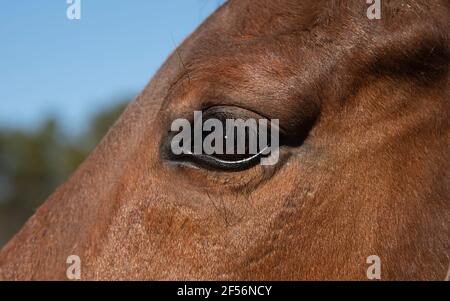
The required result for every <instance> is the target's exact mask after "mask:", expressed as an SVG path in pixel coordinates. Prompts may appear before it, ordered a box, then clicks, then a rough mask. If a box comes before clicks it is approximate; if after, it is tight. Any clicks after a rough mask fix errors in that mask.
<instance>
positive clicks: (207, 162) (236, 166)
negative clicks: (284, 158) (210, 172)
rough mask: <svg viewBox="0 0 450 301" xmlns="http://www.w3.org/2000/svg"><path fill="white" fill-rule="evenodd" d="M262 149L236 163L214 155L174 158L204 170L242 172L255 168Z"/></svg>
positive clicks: (191, 154) (179, 156)
mask: <svg viewBox="0 0 450 301" xmlns="http://www.w3.org/2000/svg"><path fill="white" fill-rule="evenodd" d="M265 150H266V148H265V149H263V150H261V151H260V152H258V153H257V154H254V155H252V156H250V157H247V158H245V159H241V160H236V161H231V160H230V161H226V160H222V159H219V158H217V157H215V156H214V155H206V154H193V153H189V154H183V155H178V156H176V157H177V158H176V161H184V160H187V161H189V162H192V163H194V164H195V165H198V166H199V167H203V168H205V169H214V170H217V169H219V170H224V171H242V170H245V169H248V168H251V167H253V166H255V165H256V164H257V163H258V162H259V159H260V158H261V156H262V155H263V153H264V151H265Z"/></svg>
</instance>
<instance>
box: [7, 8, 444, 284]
mask: <svg viewBox="0 0 450 301" xmlns="http://www.w3.org/2000/svg"><path fill="white" fill-rule="evenodd" d="M369 2H370V1H369ZM372 2H373V1H372ZM369 9H371V7H370V4H368V3H366V1H356V0H348V1H339V0H314V1H312V0H304V1H297V0H277V1H270V0H258V1H255V0H239V1H238V0H230V1H227V2H226V3H224V4H223V5H221V6H220V7H219V8H218V9H217V10H216V12H214V13H213V14H212V15H211V16H210V17H209V18H208V19H207V20H206V21H205V22H204V23H203V24H202V25H201V26H200V27H199V28H198V29H197V30H196V31H195V32H193V33H192V34H191V35H190V36H189V37H188V38H187V39H186V40H184V41H183V42H182V43H181V45H180V46H179V47H177V48H176V49H175V51H173V53H172V54H170V56H169V57H168V59H167V60H166V62H165V63H164V64H163V65H162V67H161V68H160V69H159V71H158V72H157V73H156V75H155V76H154V77H153V78H152V80H151V81H150V83H149V84H148V85H147V86H146V87H145V89H144V90H143V91H142V92H141V93H140V94H139V96H138V97H137V98H136V99H135V100H134V101H133V102H132V103H131V104H130V105H129V106H128V107H127V109H126V111H125V112H124V113H123V115H122V116H121V117H120V118H119V120H118V121H116V123H115V124H114V125H113V127H112V128H111V129H110V130H109V132H108V133H107V135H106V136H105V137H104V139H103V140H102V141H101V142H100V143H99V145H98V146H97V147H96V148H95V150H94V151H93V152H92V153H91V154H90V155H89V157H88V158H87V159H86V160H85V162H84V163H83V164H82V165H81V166H80V167H79V168H78V169H77V170H76V171H75V172H74V174H73V175H72V176H71V177H70V178H69V179H68V180H67V181H66V182H65V183H64V184H63V185H62V186H60V187H59V188H58V189H57V190H56V191H55V192H54V193H53V194H52V195H51V196H50V197H49V198H48V200H47V201H46V202H45V203H44V204H43V205H42V206H41V207H40V208H39V209H38V210H37V212H36V213H35V214H34V216H32V217H31V218H30V219H29V220H28V222H27V223H26V224H25V226H24V227H23V228H22V229H21V230H20V232H19V233H18V234H17V235H15V237H13V239H12V240H11V241H9V242H8V243H7V245H6V246H5V247H4V248H3V249H2V250H1V252H0V279H4V280H6V279H8V280H32V279H46V280H56V279H67V277H68V268H69V267H70V266H69V265H68V258H69V257H70V256H76V258H78V259H79V267H80V277H79V278H81V279H83V280H90V279H98V280H113V279H130V280H131V279H141V280H337V279H339V280H341V279H342V280H367V279H368V275H369V274H370V273H369V272H368V269H369V268H371V266H370V265H368V263H370V260H369V258H376V259H377V260H378V261H379V262H378V268H380V270H379V273H378V274H379V277H377V279H382V280H410V279H414V280H433V279H444V278H445V277H446V274H447V271H448V267H449V255H450V254H449V234H450V233H449V220H448V216H449V209H450V208H449V196H450V190H449V185H448V184H449V181H448V180H449V171H450V165H449V164H450V160H449V157H450V153H449V141H450V139H449V138H450V136H449V133H450V131H449V129H450V124H449V118H448V116H449V115H450V106H449V99H450V88H449V87H450V85H449V83H450V77H449V70H450V68H449V66H450V32H449V30H448V29H449V25H450V3H449V2H448V1H447V0H433V1H420V0H405V1H399V0H384V1H382V2H381V11H380V17H379V18H369V14H368V10H369ZM136 47H138V46H136ZM194 111H202V112H203V113H204V114H206V115H208V114H210V116H217V114H219V115H221V116H229V117H233V118H251V117H252V116H258V117H260V118H266V119H277V120H279V131H280V143H279V150H278V156H279V157H278V161H277V162H276V163H275V164H273V165H262V164H253V165H249V166H239V164H237V165H233V166H231V167H230V168H227V169H223V168H222V167H221V166H219V165H217V164H214V163H212V162H213V161H214V160H215V159H214V158H212V157H211V156H202V157H200V156H195V155H193V156H191V157H189V158H182V159H180V158H178V157H173V156H170V151H169V150H168V148H167V147H165V146H166V145H167V143H169V142H168V141H170V138H171V137H173V135H172V132H171V123H172V122H173V120H175V119H177V118H186V119H189V118H191V117H189V116H191V115H192V113H193V112H194ZM206 157H207V158H206ZM205 158H206V159H205ZM194 159H195V160H194ZM207 159H208V160H207ZM231 159H232V158H231Z"/></svg>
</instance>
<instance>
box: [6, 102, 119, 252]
mask: <svg viewBox="0 0 450 301" xmlns="http://www.w3.org/2000/svg"><path fill="white" fill-rule="evenodd" d="M125 106H126V103H121V104H119V105H117V106H115V107H113V108H112V109H109V110H106V111H104V112H100V113H99V114H97V115H96V116H94V118H93V119H92V120H91V122H90V123H89V124H90V126H89V128H88V130H87V131H86V132H84V133H82V134H81V135H79V136H76V137H71V136H68V135H67V134H65V133H64V132H63V131H62V130H61V128H60V126H59V125H58V123H57V121H56V120H53V119H49V120H47V121H46V122H44V123H43V124H42V125H41V126H40V127H39V128H37V129H36V130H34V131H23V130H11V129H0V247H1V246H3V245H4V244H5V243H6V241H7V240H8V239H9V238H11V237H12V235H14V234H15V233H16V232H17V231H18V230H19V229H20V227H21V226H22V225H23V224H24V223H25V221H26V220H27V219H28V218H29V217H30V216H31V215H32V214H33V213H34V212H35V211H36V209H37V208H38V207H39V206H40V205H41V204H42V203H43V202H44V201H45V200H46V199H47V197H48V196H49V195H50V194H51V193H52V192H53V191H54V190H55V189H56V187H57V186H58V185H60V184H61V183H63V182H64V181H65V180H66V179H67V177H68V176H69V175H70V174H71V173H72V172H73V171H74V170H75V169H76V168H77V167H78V166H79V165H80V163H81V162H83V160H84V159H85V158H86V156H87V155H88V154H89V153H90V152H91V150H92V149H93V148H94V147H95V145H96V144H97V143H98V142H99V141H100V139H101V138H102V137H103V136H104V135H105V133H106V132H107V131H108V129H109V128H110V126H111V125H112V124H113V123H114V121H115V120H116V119H117V118H118V117H119V115H120V114H121V113H122V112H123V110H124V109H125Z"/></svg>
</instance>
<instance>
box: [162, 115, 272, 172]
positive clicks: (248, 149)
mask: <svg viewBox="0 0 450 301" xmlns="http://www.w3.org/2000/svg"><path fill="white" fill-rule="evenodd" d="M245 112H246V111H244V113H245ZM238 113H240V114H236V110H234V111H233V112H232V113H230V112H229V110H223V109H218V108H215V109H214V110H210V111H208V112H206V114H205V115H204V116H203V118H201V122H198V120H197V121H195V118H194V122H191V123H190V125H191V127H190V132H189V135H187V136H188V138H186V135H184V136H179V135H180V134H181V132H182V131H181V132H180V131H178V132H175V135H172V136H171V139H169V140H171V141H172V144H171V148H172V149H171V150H169V151H167V147H166V151H165V153H166V154H167V153H168V155H169V156H168V157H169V159H170V160H172V161H179V162H183V161H184V162H189V163H193V164H194V165H196V166H199V167H201V168H205V169H212V170H226V171H240V170H245V169H248V168H250V167H253V166H255V165H256V164H258V163H260V162H261V158H263V157H267V156H268V155H269V154H270V149H271V142H272V136H273V133H272V129H271V127H270V126H271V122H270V121H269V120H267V119H264V118H261V116H259V115H258V116H255V113H251V114H243V112H241V111H238ZM248 115H250V117H248ZM255 117H259V118H255ZM172 134H173V133H172ZM185 134H186V133H185ZM174 141H175V142H174ZM174 144H179V145H178V146H179V149H178V151H174V149H173V146H174Z"/></svg>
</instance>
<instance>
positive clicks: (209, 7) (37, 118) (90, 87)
mask: <svg viewBox="0 0 450 301" xmlns="http://www.w3.org/2000/svg"><path fill="white" fill-rule="evenodd" d="M221 2H223V1H220V0H81V20H69V19H68V18H67V17H66V10H67V7H68V4H67V3H66V0H38V1H35V0H33V1H31V0H0V127H9V128H28V129H30V128H34V127H36V126H37V125H38V124H39V123H40V122H41V121H42V120H44V119H45V118H47V117H49V116H53V117H56V118H58V120H60V121H61V124H62V125H63V127H64V128H65V129H66V130H68V131H79V130H82V129H85V124H86V122H87V121H88V120H89V118H90V117H91V116H92V115H93V114H95V113H96V112H98V111H99V110H101V109H103V108H106V107H108V106H111V105H113V104H114V103H116V102H118V101H121V100H123V99H124V98H127V97H130V96H131V97H133V96H134V95H136V94H137V93H138V92H139V91H140V90H142V89H143V87H144V86H145V85H146V84H147V82H148V81H149V80H150V78H151V77H152V76H153V74H154V73H155V71H156V70H157V69H158V68H159V66H160V65H161V64H162V63H163V62H164V60H165V59H166V57H167V56H168V55H169V54H170V52H171V51H172V50H173V49H174V48H175V45H176V44H178V43H180V42H181V41H182V40H183V39H184V38H185V37H186V36H187V35H188V34H189V33H190V32H192V31H193V30H195V28H196V27H197V26H198V25H199V24H200V23H201V22H202V21H203V20H204V19H205V18H206V17H207V16H208V15H210V14H211V13H212V12H213V11H214V10H215V9H216V8H217V7H218V6H219V5H220V3H221Z"/></svg>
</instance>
